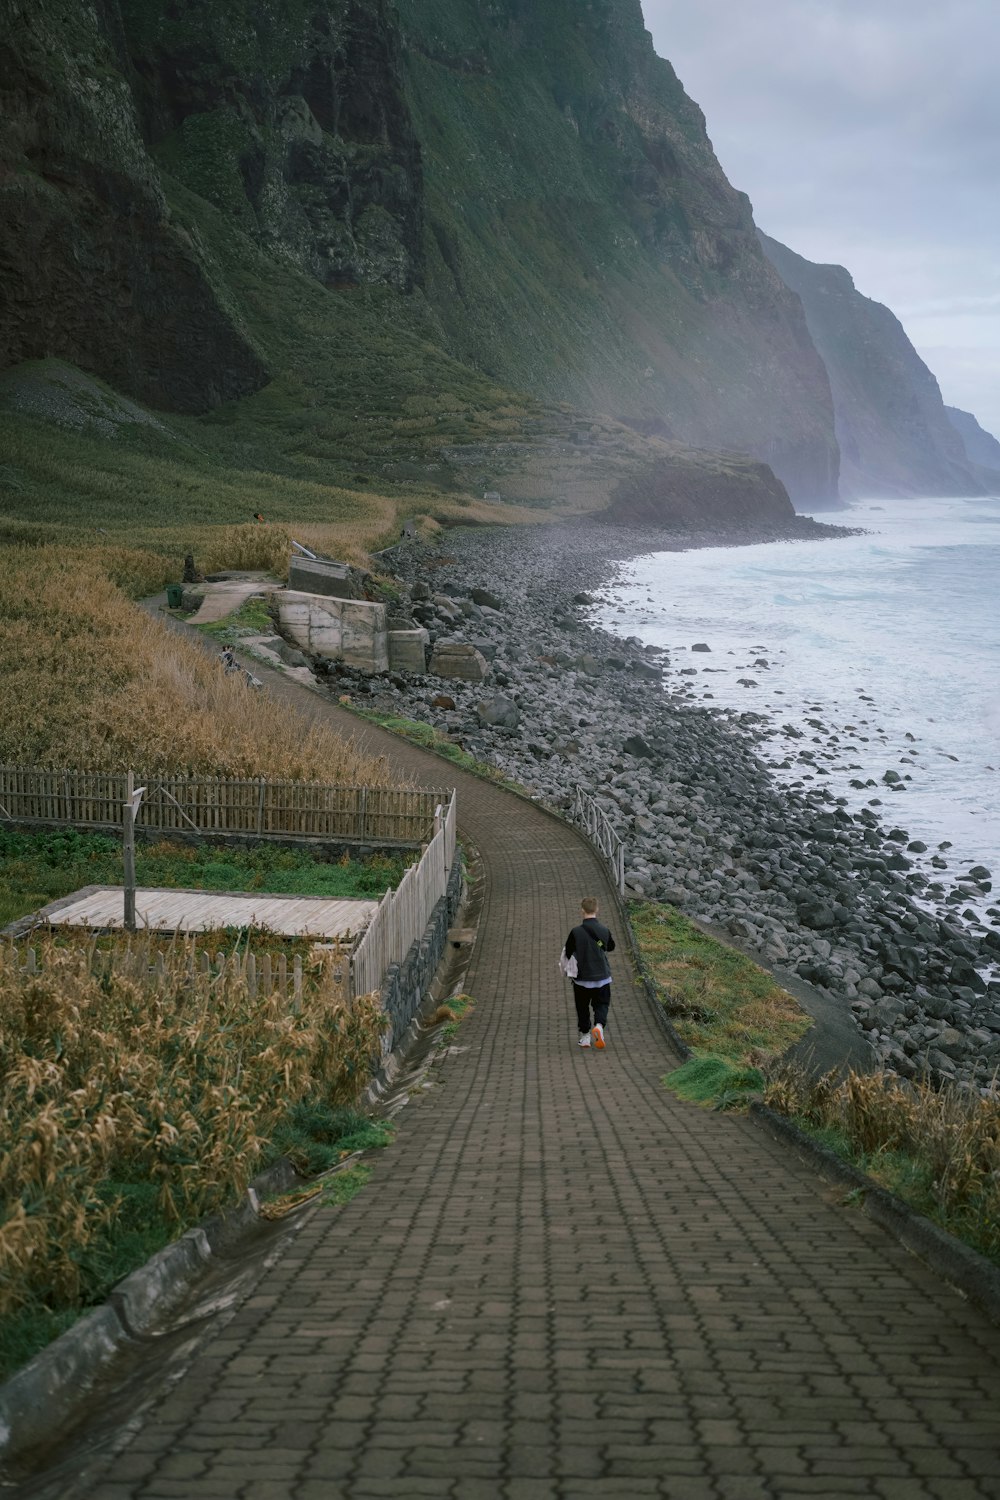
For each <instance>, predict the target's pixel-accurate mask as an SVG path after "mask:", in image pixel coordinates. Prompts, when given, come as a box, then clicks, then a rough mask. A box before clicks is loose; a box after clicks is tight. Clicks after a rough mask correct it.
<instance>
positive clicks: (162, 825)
mask: <svg viewBox="0 0 1000 1500" xmlns="http://www.w3.org/2000/svg"><path fill="white" fill-rule="evenodd" d="M135 784H136V786H145V796H144V797H143V800H142V803H141V805H140V807H139V812H138V815H137V817H136V827H138V828H153V829H157V830H159V831H161V832H163V833H169V832H185V831H187V832H190V831H192V830H193V831H194V832H196V833H236V834H253V835H255V836H256V837H258V838H267V837H269V836H271V837H281V836H286V837H287V836H295V837H309V838H325V839H338V840H339V839H343V840H347V841H349V842H360V843H367V842H371V843H400V844H411V845H412V844H424V843H426V842H427V841H428V840H429V839H430V838H431V837H432V835H433V832H434V811H435V808H437V807H438V806H439V805H440V804H441V803H442V801H444V800H445V799H446V798H447V796H448V794H447V793H444V792H440V791H433V790H431V791H428V790H416V789H413V788H397V787H358V786H331V785H326V784H324V783H322V782H308V781H269V780H265V779H264V778H262V777H261V778H256V779H253V780H248V781H241V780H238V779H234V778H230V777H195V776H169V777H164V776H147V777H143V776H138V775H137V776H136V777H135ZM125 788H126V777H125V774H124V773H121V774H111V773H107V774H106V773H103V772H95V771H47V770H39V769H38V768H36V767H25V766H0V819H6V821H7V822H10V823H21V822H25V823H27V822H32V823H45V824H59V825H66V824H71V825H73V826H74V827H78V828H87V827H94V828H105V829H106V828H120V827H121V826H122V809H123V805H124V803H125V797H126V790H125Z"/></svg>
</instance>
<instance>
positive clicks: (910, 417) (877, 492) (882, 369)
mask: <svg viewBox="0 0 1000 1500" xmlns="http://www.w3.org/2000/svg"><path fill="white" fill-rule="evenodd" d="M760 239H761V244H762V245H763V247H764V250H765V251H766V253H767V255H768V257H769V258H770V260H771V261H772V263H773V264H774V266H775V267H776V269H777V270H778V271H779V272H780V274H781V276H782V279H783V280H784V281H785V282H786V284H787V285H788V286H789V287H790V288H791V289H792V290H793V291H795V292H797V293H798V295H799V296H800V297H801V299H802V306H803V308H804V309H805V315H806V320H807V322H808V324H809V332H810V333H811V334H812V338H813V342H814V343H815V345H816V348H817V349H818V350H819V352H820V354H821V355H822V357H823V361H824V363H825V365H826V368H827V371H828V372H829V376H830V385H831V388H832V390H833V403H834V410H835V412H836V426H837V439H838V441H839V444H840V455H841V464H840V477H841V492H842V494H843V495H844V496H845V498H847V497H856V496H862V495H867V496H906V495H977V494H981V493H982V485H981V483H980V481H979V479H978V478H977V477H976V475H975V473H974V471H973V469H972V467H971V466H970V464H969V463H968V460H967V458H966V453H965V448H964V446H963V444H962V440H961V438H960V437H959V435H958V433H957V432H956V431H955V429H954V427H953V426H952V424H951V422H949V420H948V415H947V412H946V410H945V406H944V402H943V401H942V399H941V391H940V389H939V387H938V383H937V381H936V380H935V378H934V376H933V375H932V374H931V372H930V370H929V369H928V368H927V366H926V365H925V364H924V362H923V360H922V359H921V358H920V356H919V355H918V354H917V351H916V350H915V349H914V347H913V345H912V344H911V343H910V341H909V339H908V338H907V336H906V333H905V332H904V330H903V327H902V324H901V323H900V322H899V320H898V318H896V317H895V316H894V315H893V313H891V312H890V311H889V309H888V308H887V307H884V306H883V305H882V304H881V303H880V302H872V301H870V300H869V298H867V297H863V296H862V295H861V293H860V292H859V291H858V290H857V288H856V287H855V285H854V282H853V280H852V279H851V277H850V275H849V274H848V272H847V271H845V270H844V269H843V267H842V266H819V265H814V264H813V263H812V262H811V261H808V260H804V259H803V257H802V256H800V255H796V254H795V253H794V252H793V251H791V250H789V249H788V248H787V247H786V246H784V245H782V244H779V242H778V241H777V240H772V239H770V238H769V237H768V236H767V235H765V234H762V235H761V236H760Z"/></svg>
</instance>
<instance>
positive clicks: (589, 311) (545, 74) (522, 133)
mask: <svg viewBox="0 0 1000 1500" xmlns="http://www.w3.org/2000/svg"><path fill="white" fill-rule="evenodd" d="M397 9H398V11H399V14H400V19H401V23H402V29H403V34H404V37H405V41H406V51H405V57H406V72H407V85H408V98H409V100H410V105H411V109H412V111H413V116H414V120H415V123H416V128H417V131H418V134H419V136H420V139H421V143H422V147H423V154H424V174H425V181H426V184H427V219H428V229H429V234H428V237H427V239H428V258H427V282H426V285H427V291H428V294H429V296H430V298H431V300H432V302H433V304H434V307H435V310H436V312H437V313H438V316H439V318H440V319H441V322H442V325H443V326H444V328H445V329H446V331H447V333H448V336H449V340H450V342H451V345H452V347H453V349H454V350H455V352H456V353H458V354H459V355H460V356H461V357H465V358H471V359H472V360H473V361H474V362H475V363H476V364H478V365H479V366H480V367H481V368H485V369H489V370H490V371H491V372H495V373H496V374H497V375H498V376H499V377H500V378H501V379H503V380H505V381H506V382H507V383H508V384H511V385H513V386H515V387H517V388H520V389H525V390H530V391H533V392H535V393H537V394H539V395H542V396H543V397H545V398H547V399H552V398H555V399H559V400H565V401H569V402H571V403H572V404H574V405H576V406H578V407H580V408H581V409H583V410H589V411H601V412H609V413H612V414H613V415H615V416H616V417H618V418H620V419H621V420H623V421H625V422H628V423H629V424H630V425H632V426H634V427H636V428H637V429H638V430H640V431H642V432H644V433H646V434H650V435H658V436H661V437H663V438H666V439H668V440H671V441H675V442H680V443H686V444H690V445H692V446H694V447H698V448H711V449H718V448H726V449H732V450H738V451H741V452H744V453H748V454H750V455H752V456H753V457H754V458H756V459H758V460H762V461H763V462H764V463H767V464H769V465H770V466H771V467H772V468H773V469H774V471H775V473H776V474H777V475H778V477H779V479H780V480H781V481H782V482H783V483H784V485H785V486H786V488H787V489H788V490H789V492H790V493H791V494H792V495H793V496H794V497H795V498H796V499H800V500H802V501H803V502H804V503H806V504H808V506H809V507H812V506H817V505H824V504H825V505H831V504H836V501H837V470H838V462H839V460H838V452H837V443H836V438H835V435H834V424H833V403H832V399H831V395H830V386H829V381H828V380H827V376H826V371H825V370H824V368H823V364H822V361H821V360H820V358H819V356H818V355H817V353H816V350H815V348H814V346H813V343H812V340H811V339H810V336H809V331H808V329H807V327H806V322H805V318H804V316H803V313H802V308H801V305H800V304H799V301H798V298H797V297H795V296H794V294H792V293H790V292H789V291H788V289H787V287H786V286H785V285H784V283H783V282H782V281H781V278H780V277H779V276H778V274H777V272H776V271H775V270H774V268H773V266H772V265H771V264H770V263H769V261H768V260H767V259H766V258H765V256H764V255H763V253H762V251H761V248H760V245H759V244H758V241H757V237H756V230H755V227H754V223H753V219H752V216H751V209H750V204H749V201H748V200H747V198H746V196H745V195H744V194H742V193H739V192H737V191H735V190H734V189H733V188H732V187H731V185H730V184H729V182H728V181H727V180H726V177H725V175H724V173H723V171H722V168H721V167H720V165H719V163H718V161H717V159H716V157H715V153H714V151H713V149H712V145H711V141H710V140H709V137H708V134H707V132H706V127H705V119H704V116H703V115H702V112H701V110H700V109H699V108H698V106H697V104H695V103H694V102H693V101H692V100H691V99H690V98H688V96H687V94H685V92H684V89H683V88H682V86H681V84H680V82H679V81H678V79H677V76H676V74H675V73H674V70H673V68H672V67H671V66H670V63H669V62H666V61H665V60H663V59H662V58H659V57H657V56H656V55H655V52H654V50H653V45H652V40H651V38H650V36H649V34H648V32H647V31H646V29H645V24H644V21H643V15H642V8H641V4H640V0H604V3H601V4H590V5H585V6H584V5H581V4H579V0H546V3H545V4H526V3H524V0H496V3H493V4H491V5H489V6H486V5H483V4H481V3H480V0H449V5H448V6H447V8H446V11H445V13H444V14H442V8H441V7H428V6H427V5H426V4H423V3H421V0H399V3H398V6H397ZM498 99H503V100H504V101H505V103H504V106H503V114H502V117H501V118H502V119H503V123H504V134H503V150H502V170H501V172H500V173H499V174H498V171H497V163H498V150H497V122H498V103H497V101H498ZM521 120H530V121H531V128H528V129H523V128H519V126H520V121H521ZM508 122H509V128H507V127H508ZM456 139H461V141H462V142H463V154H462V157H461V160H456V158H455V153H454V147H453V144H452V143H453V141H454V140H456ZM540 141H544V149H543V150H540V149H539V143H540ZM484 205H490V211H488V212H485V213H484V207H483V206H484ZM508 205H511V209H510V211H508ZM514 205H516V208H514V207H513V206H514ZM498 245H502V254H501V255H498V254H497V249H498ZM484 264H486V265H489V266H490V272H491V274H489V275H488V277H485V278H484V277H483V275H482V271H481V269H480V268H481V267H482V265H484ZM595 266H600V267H601V272H600V274H597V275H595V272H594V267H595ZM470 299H474V303H475V308H476V316H475V317H471V318H470V316H469V305H470ZM568 308H572V315H571V317H568V316H567V309H568ZM492 487H493V486H492V483H490V488H491V489H492ZM501 488H502V489H503V492H504V494H505V497H506V493H507V486H506V484H503V485H502V486H501Z"/></svg>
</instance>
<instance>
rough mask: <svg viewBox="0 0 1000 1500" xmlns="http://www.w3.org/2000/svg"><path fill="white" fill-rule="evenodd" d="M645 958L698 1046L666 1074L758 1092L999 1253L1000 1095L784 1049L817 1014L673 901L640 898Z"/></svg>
mask: <svg viewBox="0 0 1000 1500" xmlns="http://www.w3.org/2000/svg"><path fill="white" fill-rule="evenodd" d="M629 910H630V916H631V920H632V926H633V929H634V931H635V934H636V938H637V940H638V943H639V948H640V952H641V954H642V958H643V961H644V963H645V965H646V968H647V970H648V972H649V974H650V976H651V977H652V979H653V982H654V984H655V986H656V990H657V993H658V995H659V997H660V999H661V1003H662V1004H663V1006H664V1009H665V1010H666V1012H667V1014H668V1015H669V1017H670V1020H671V1022H672V1024H673V1026H674V1028H675V1030H676V1031H677V1033H678V1035H679V1036H680V1037H681V1040H682V1041H684V1042H686V1043H687V1045H688V1046H689V1047H690V1048H691V1050H692V1052H693V1054H694V1055H693V1056H692V1057H691V1058H690V1059H689V1060H688V1061H687V1062H686V1063H684V1064H683V1065H682V1066H681V1067H680V1068H677V1069H675V1070H674V1072H672V1073H668V1074H667V1076H666V1078H665V1079H664V1082H665V1084H666V1085H667V1087H668V1088H670V1089H672V1090H673V1091H674V1092H675V1093H676V1094H677V1095H678V1096H679V1097H680V1098H682V1099H687V1100H689V1101H691V1102H692V1103H696V1104H702V1105H706V1106H711V1107H713V1108H716V1109H729V1108H739V1107H740V1106H742V1105H745V1104H746V1103H747V1102H748V1101H749V1100H750V1099H751V1098H753V1097H761V1098H762V1099H763V1102H764V1103H765V1104H766V1105H768V1106H769V1107H770V1108H771V1109H773V1110H774V1111H775V1112H776V1113H778V1114H781V1115H784V1116H785V1117H786V1118H787V1119H789V1120H791V1121H792V1122H793V1123H794V1124H795V1125H796V1126H798V1128H799V1129H800V1130H802V1131H803V1132H804V1133H805V1134H806V1135H808V1136H810V1137H811V1138H812V1139H814V1140H816V1141H817V1142H818V1143H819V1144H821V1145H823V1146H825V1147H826V1148H827V1149H828V1150H831V1151H833V1152H834V1153H835V1154H836V1155H837V1156H839V1157H841V1158H842V1159H843V1160H845V1161H848V1162H850V1163H851V1165H852V1166H855V1167H857V1168H858V1169H859V1170H860V1171H862V1172H864V1173H866V1174H867V1175H868V1176H869V1177H870V1178H872V1179H873V1181H874V1182H876V1183H877V1184H878V1185H879V1186H880V1187H883V1188H886V1189H888V1191H889V1192H892V1193H895V1194H896V1195H897V1196H898V1197H899V1198H901V1199H902V1200H903V1201H904V1202H905V1203H907V1204H909V1206H910V1207H911V1208H913V1209H915V1210H916V1211H917V1212H918V1213H921V1214H924V1215H926V1217H927V1218H929V1219H931V1220H932V1221H933V1222H934V1223H935V1224H937V1225H939V1226H940V1227H941V1228H942V1229H945V1230H947V1231H948V1233H950V1234H954V1235H955V1236H956V1237H957V1238H959V1239H960V1240H962V1241H963V1242H964V1243H965V1244H966V1245H968V1246H970V1247H971V1248H972V1249H973V1250H976V1251H978V1252H979V1253H980V1254H981V1255H985V1256H986V1257H987V1258H988V1259H990V1260H992V1261H993V1262H994V1263H995V1264H998V1265H1000V1097H997V1096H996V1095H994V1096H992V1097H990V1098H983V1097H981V1096H980V1095H979V1094H978V1093H977V1092H975V1091H974V1090H971V1089H964V1088H961V1087H959V1086H957V1085H955V1084H951V1083H945V1084H943V1085H942V1086H941V1087H940V1088H936V1087H934V1086H933V1085H932V1084H931V1083H930V1082H929V1081H927V1080H924V1081H921V1082H917V1083H910V1082H908V1081H907V1080H905V1079H902V1078H899V1077H897V1076H896V1075H895V1074H893V1073H886V1072H881V1073H869V1074H857V1073H853V1072H851V1073H848V1075H847V1076H846V1078H840V1077H838V1076H836V1075H835V1074H833V1073H829V1074H827V1075H826V1076H825V1077H822V1078H819V1079H815V1078H810V1077H809V1076H808V1074H807V1073H806V1072H805V1071H804V1070H803V1069H802V1068H800V1067H798V1066H797V1065H796V1064H793V1063H790V1062H787V1061H783V1060H782V1054H783V1053H785V1052H786V1051H787V1050H788V1048H789V1047H790V1046H792V1045H793V1043H794V1042H796V1041H797V1040H798V1039H799V1038H800V1037H801V1036H803V1035H804V1034H805V1032H806V1031H807V1030H808V1029H809V1026H810V1024H811V1023H810V1020H809V1017H808V1016H806V1015H805V1013H804V1012H803V1011H802V1010H801V1009H800V1008H799V1006H798V1005H797V1004H796V1002H795V1001H794V1000H793V998H792V997H791V996H790V995H789V994H787V993H786V992H785V991H784V990H782V989H781V988H780V987H779V986H778V985H777V984H775V982H774V980H773V979H772V978H771V976H770V975H769V974H768V973H766V971H765V970H763V969H761V968H759V967H758V965H757V964H754V963H752V962H751V961H750V959H748V958H745V957H744V956H743V955H742V954H741V953H738V952H736V951H735V950H734V949H732V948H727V947H726V946H725V945H724V944H722V943H718V942H716V941H715V940H714V939H712V938H710V937H708V936H706V935H705V933H703V932H702V931H701V930H700V928H698V927H696V926H695V925H694V923H692V922H689V921H687V920H686V919H685V918H684V917H682V916H681V915H680V914H679V913H678V912H676V911H674V910H673V909H672V908H670V907H665V906H658V905H656V904H655V903H653V902H635V903H633V904H632V905H631V906H630V909H629Z"/></svg>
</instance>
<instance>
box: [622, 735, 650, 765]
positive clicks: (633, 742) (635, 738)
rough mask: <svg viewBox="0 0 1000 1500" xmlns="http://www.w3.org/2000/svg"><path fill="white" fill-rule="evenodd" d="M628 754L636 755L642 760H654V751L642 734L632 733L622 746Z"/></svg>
mask: <svg viewBox="0 0 1000 1500" xmlns="http://www.w3.org/2000/svg"><path fill="white" fill-rule="evenodd" d="M622 749H623V750H624V752H625V754H626V755H634V756H636V757H637V758H638V759H640V760H652V759H653V758H654V757H653V751H652V750H651V749H650V748H649V746H648V745H647V744H646V741H645V740H644V739H643V737H642V735H641V734H630V735H629V737H628V739H627V740H626V741H625V743H624V745H623V746H622Z"/></svg>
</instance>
